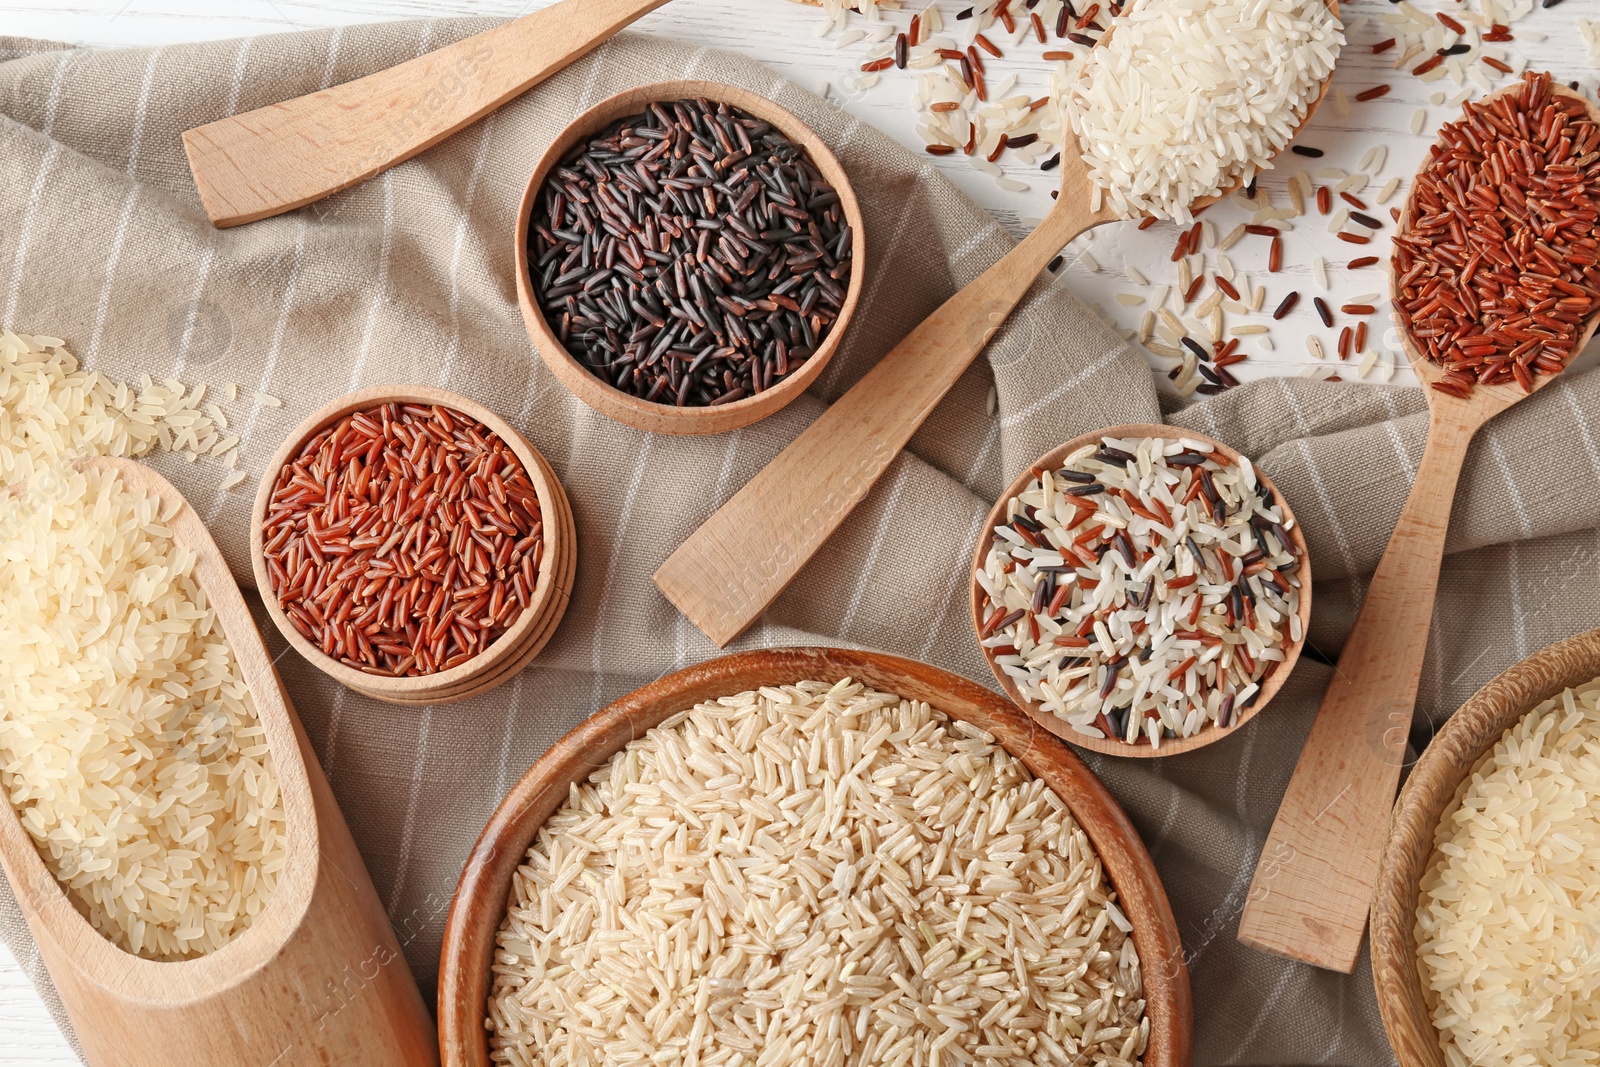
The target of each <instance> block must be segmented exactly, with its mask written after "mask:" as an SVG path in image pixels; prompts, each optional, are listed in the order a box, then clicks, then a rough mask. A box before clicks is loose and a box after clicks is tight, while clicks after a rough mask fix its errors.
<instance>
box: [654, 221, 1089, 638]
mask: <svg viewBox="0 0 1600 1067" xmlns="http://www.w3.org/2000/svg"><path fill="white" fill-rule="evenodd" d="M1068 198H1069V194H1067V193H1065V192H1064V193H1063V195H1062V197H1061V203H1060V204H1059V205H1058V206H1057V207H1056V208H1055V209H1054V210H1052V211H1051V213H1050V215H1049V216H1047V217H1046V218H1045V220H1044V221H1043V222H1041V223H1040V224H1039V226H1038V228H1037V229H1035V230H1034V231H1033V233H1031V234H1029V235H1028V236H1027V238H1025V239H1024V240H1023V241H1022V243H1021V244H1019V245H1017V247H1016V248H1014V249H1012V250H1011V251H1010V252H1009V253H1007V254H1006V256H1005V257H1004V258H1003V259H1001V260H1000V261H999V262H998V263H996V264H995V265H994V266H992V267H990V268H989V269H988V270H987V271H985V272H984V273H983V274H982V275H981V276H979V277H978V278H977V279H976V280H974V281H973V282H972V283H971V284H970V285H968V286H967V287H966V288H965V289H962V290H961V291H960V292H958V293H957V294H956V295H955V296H952V297H951V298H950V299H949V300H947V301H945V303H944V304H943V306H941V307H940V308H939V310H937V311H935V312H934V313H933V314H932V315H931V316H929V317H928V318H927V319H926V320H925V321H924V322H923V323H922V324H921V325H920V326H918V327H917V328H916V329H915V330H913V331H912V332H911V333H910V334H909V335H908V336H907V337H906V338H905V339H904V340H902V341H901V342H900V343H899V344H898V345H896V346H895V347H894V349H893V350H892V351H890V352H889V354H888V355H886V356H884V357H883V358H882V359H881V360H879V361H878V364H877V366H875V367H873V368H872V370H870V371H868V372H867V374H866V376H865V377H863V378H862V379H861V380H860V381H859V382H857V383H856V384H855V385H854V386H853V387H852V388H851V389H850V391H849V392H847V393H845V394H844V395H843V396H841V397H840V398H839V399H838V400H836V401H834V403H833V406H832V407H830V408H829V409H828V410H827V411H825V412H823V413H822V415H821V416H820V417H818V419H817V421H815V422H813V423H812V424H811V425H810V426H809V427H807V428H806V431H805V432H804V433H802V434H801V435H800V436H799V437H797V438H795V440H794V441H793V442H791V443H790V445H789V447H787V448H785V449H784V450H783V451H782V452H780V453H778V455H777V456H776V457H775V458H774V459H773V460H772V462H771V463H769V464H767V466H766V468H765V469H764V470H762V471H761V473H759V474H757V475H756V476H755V477H754V478H752V479H751V480H750V481H749V482H748V483H747V484H746V485H745V487H744V488H743V489H741V490H739V492H738V493H736V494H734V496H733V498H732V499H731V500H729V501H728V502H727V503H726V504H724V505H723V506H722V508H721V509H720V510H719V511H717V513H716V514H714V515H712V516H711V518H709V519H707V520H706V522H705V524H704V525H703V526H701V527H700V528H699V529H698V530H696V531H695V532H694V533H693V534H691V535H690V537H689V539H688V540H687V541H685V542H684V543H683V544H682V545H680V546H678V550H677V551H676V552H674V553H673V554H672V555H670V556H668V557H667V559H666V562H664V563H662V565H661V568H660V569H659V570H657V571H656V573H655V583H656V585H657V587H659V588H660V590H661V591H662V592H663V593H665V594H666V596H667V599H669V600H671V601H672V602H673V603H674V604H676V605H677V606H678V610H680V611H682V612H683V613H684V614H685V615H686V616H688V618H689V621H691V622H693V623H694V624H695V625H696V626H698V627H699V628H700V630H701V631H702V632H703V633H705V635H706V636H707V637H709V638H711V640H713V641H715V642H716V643H717V644H718V645H719V646H721V645H726V644H727V643H728V642H729V641H731V640H733V639H734V638H735V637H737V636H738V635H739V634H740V633H741V632H742V631H743V630H744V629H745V627H747V626H749V625H750V624H751V623H752V622H754V621H755V620H756V618H757V617H759V616H760V614H761V613H762V612H763V611H765V610H766V608H767V605H769V604H771V603H772V601H773V600H774V599H776V598H777V596H778V594H779V593H781V592H782V591H783V589H784V587H785V586H787V585H788V584H789V582H790V581H791V580H792V579H793V578H794V576H795V575H796V574H797V573H798V572H799V570H800V568H801V567H803V566H805V563H806V561H807V560H809V559H810V558H811V556H812V555H813V554H814V553H815V552H816V550H817V549H818V548H820V547H821V546H822V543H823V542H824V541H826V540H827V539H828V536H829V535H830V534H831V533H833V531H834V530H835V529H837V528H838V526H839V524H840V523H842V522H843V521H844V519H845V516H847V515H849V514H850V511H851V509H853V508H854V507H855V506H856V504H857V503H859V502H860V500H861V498H862V497H864V496H866V494H867V490H869V489H871V488H872V485H873V483H874V482H876V481H877V480H878V477H879V476H880V475H881V474H883V472H884V471H885V470H886V469H888V466H889V464H890V463H891V462H892V461H893V460H894V458H895V456H897V455H899V453H900V449H902V448H903V447H905V444H906V442H907V441H909V440H910V439H911V435H912V434H913V433H915V432H916V430H917V427H919V426H921V425H922V422H923V420H924V419H926V418H927V417H928V413H929V412H930V411H932V410H933V407H934V405H935V404H937V403H938V402H939V401H940V399H941V398H943V396H944V395H945V393H947V392H949V391H950V387H951V386H952V385H954V384H955V382H956V379H958V378H960V377H961V374H962V372H963V371H965V370H966V369H967V367H968V366H969V365H970V364H971V363H972V361H973V359H974V358H975V357H976V356H977V354H978V353H979V352H980V351H982V350H983V346H984V345H985V344H986V343H987V342H988V340H989V338H990V337H992V336H994V333H995V331H996V330H998V329H999V328H1000V326H1001V324H1002V323H1004V322H1005V320H1006V318H1007V317H1008V316H1009V315H1010V314H1011V312H1012V309H1014V308H1015V307H1016V306H1017V304H1018V302H1020V301H1021V300H1022V298H1023V296H1024V295H1025V294H1026V293H1027V291H1028V288H1029V287H1030V286H1032V285H1033V283H1034V280H1035V279H1037V278H1038V276H1039V273H1040V272H1041V271H1043V270H1044V268H1045V265H1046V264H1047V263H1049V262H1050V259H1051V257H1053V256H1054V255H1055V254H1056V253H1057V252H1059V251H1060V250H1061V248H1062V246H1063V245H1065V244H1067V242H1069V241H1071V240H1072V239H1073V238H1074V237H1076V236H1077V235H1078V234H1080V233H1082V232H1083V231H1084V230H1086V229H1088V228H1089V227H1090V226H1092V225H1096V224H1097V223H1099V222H1103V221H1107V217H1101V216H1095V215H1093V214H1091V213H1090V212H1089V211H1088V210H1087V208H1073V207H1069V206H1068V205H1067V201H1068ZM1072 199H1074V200H1077V199H1080V198H1078V197H1073V198H1072ZM1081 199H1083V200H1087V195H1085V196H1083V197H1082V198H1081ZM857 269H858V270H859V269H861V265H860V264H857Z"/></svg>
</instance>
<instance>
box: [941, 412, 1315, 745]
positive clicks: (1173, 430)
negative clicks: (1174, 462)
mask: <svg viewBox="0 0 1600 1067" xmlns="http://www.w3.org/2000/svg"><path fill="white" fill-rule="evenodd" d="M1105 437H1163V438H1188V439H1189V440H1192V441H1204V442H1205V443H1206V444H1209V445H1210V446H1211V447H1212V450H1213V451H1216V452H1220V453H1221V454H1222V455H1223V456H1224V457H1225V458H1227V459H1228V460H1230V461H1231V462H1233V463H1234V464H1237V463H1238V462H1239V460H1240V459H1241V458H1242V457H1243V453H1241V452H1240V451H1239V450H1238V449H1236V448H1234V447H1233V446H1231V445H1229V444H1226V443H1225V442H1223V441H1219V440H1217V439H1216V438H1215V437H1212V436H1210V435H1209V434H1204V433H1201V432H1199V431H1198V430H1187V429H1183V428H1181V427H1177V426H1168V425H1164V424H1161V423H1145V422H1136V423H1122V424H1120V425H1117V426H1108V427H1106V428H1104V429H1101V430H1093V431H1091V432H1089V433H1084V434H1079V435H1078V436H1077V437H1074V438H1072V439H1071V440H1070V441H1067V442H1066V443H1065V444H1061V445H1058V446H1056V447H1055V448H1052V449H1051V450H1050V451H1048V452H1046V453H1044V454H1043V455H1042V456H1040V457H1039V458H1038V459H1035V460H1034V461H1033V462H1032V463H1031V464H1029V465H1028V467H1027V469H1025V470H1023V471H1022V473H1020V474H1018V475H1017V476H1016V478H1014V479H1013V480H1012V482H1011V484H1010V485H1008V486H1007V487H1006V489H1005V491H1004V492H1003V493H1001V494H1000V496H999V498H998V499H996V501H995V503H994V506H993V507H992V508H990V509H989V513H988V515H986V516H985V517H984V523H983V527H982V529H981V530H980V532H979V535H978V544H977V547H976V548H975V549H974V550H973V556H972V580H971V582H970V590H969V594H970V595H969V604H968V606H969V608H970V614H971V618H972V627H973V630H972V632H973V635H974V637H976V636H977V634H979V633H981V632H982V630H983V608H984V605H985V603H986V601H987V598H988V594H987V593H985V592H984V590H983V587H982V586H981V585H979V584H978V579H977V574H978V571H979V570H980V569H981V568H982V567H983V561H984V558H985V557H986V556H988V554H989V544H990V538H991V536H992V533H991V531H993V529H994V527H995V526H996V524H997V523H998V522H999V517H1000V516H1001V514H1003V513H1004V511H1005V508H1006V505H1007V504H1009V503H1010V502H1011V499H1012V498H1013V497H1015V496H1016V495H1017V494H1019V493H1021V492H1022V491H1023V490H1024V489H1026V488H1027V486H1028V483H1029V482H1031V481H1033V479H1034V478H1035V477H1037V472H1038V471H1041V470H1048V469H1051V468H1053V467H1055V466H1056V465H1058V464H1060V463H1061V461H1062V460H1064V459H1065V458H1066V457H1067V456H1069V455H1071V454H1072V453H1073V452H1076V451H1078V450H1079V449H1081V448H1083V447H1084V446H1086V445H1090V444H1095V443H1097V442H1098V441H1099V440H1100V439H1102V438H1105ZM1251 466H1252V467H1253V468H1254V469H1255V473H1256V480H1257V481H1258V482H1260V483H1261V484H1263V485H1265V486H1266V487H1267V488H1268V489H1269V490H1271V492H1272V498H1273V500H1274V501H1275V502H1276V503H1277V505H1278V506H1279V507H1280V508H1282V509H1283V515H1284V518H1285V519H1286V520H1288V521H1286V522H1285V523H1284V525H1285V527H1287V529H1288V531H1289V536H1290V537H1291V538H1292V539H1293V541H1294V545H1295V548H1296V550H1297V551H1298V552H1299V553H1300V570H1299V577H1300V611H1299V612H1298V614H1299V617H1300V640H1298V641H1292V642H1290V643H1289V644H1286V645H1285V646H1284V651H1283V661H1282V662H1281V663H1278V664H1276V665H1275V666H1274V667H1272V669H1271V670H1269V671H1268V672H1267V673H1266V675H1265V676H1263V678H1262V680H1261V693H1260V696H1259V697H1257V699H1256V701H1255V703H1253V704H1252V705H1250V707H1248V708H1246V709H1245V710H1244V712H1243V713H1242V714H1239V715H1236V716H1235V717H1234V720H1233V722H1232V724H1230V725H1228V726H1226V727H1218V726H1208V727H1206V728H1205V729H1203V730H1201V731H1200V732H1199V733H1197V734H1194V735H1193V736H1191V737H1179V738H1173V739H1172V740H1166V741H1162V742H1161V747H1160V748H1159V749H1157V748H1154V747H1152V746H1151V745H1149V744H1144V743H1135V744H1132V745H1130V744H1127V743H1126V742H1122V741H1113V740H1111V739H1110V738H1101V737H1090V736H1088V735H1087V734H1080V733H1078V732H1077V731H1076V730H1074V729H1073V728H1072V727H1071V726H1070V725H1068V724H1067V723H1065V722H1063V721H1062V720H1061V719H1059V718H1057V717H1056V716H1055V715H1052V714H1049V713H1047V712H1044V711H1041V710H1039V708H1038V706H1037V705H1036V704H1035V703H1034V702H1033V701H1031V700H1029V699H1027V698H1026V697H1024V696H1023V695H1022V693H1021V692H1020V691H1019V690H1018V689H1017V687H1016V683H1014V682H1013V681H1012V680H1011V676H1010V675H1008V674H1006V672H1005V671H1003V670H1001V669H1000V667H999V665H998V664H996V663H995V660H994V656H993V655H992V654H991V653H990V651H989V649H987V648H984V647H983V642H982V641H981V640H979V642H978V650H979V652H980V654H981V655H982V656H983V661H984V662H985V663H987V664H988V665H989V670H990V672H991V673H992V674H993V675H994V677H995V681H997V682H999V683H1000V687H1001V688H1002V689H1003V690H1005V693H1006V695H1007V696H1008V697H1010V698H1011V700H1012V701H1013V702H1014V703H1015V704H1016V705H1017V706H1018V707H1020V708H1021V709H1022V710H1023V711H1025V712H1027V713H1028V717H1029V718H1031V719H1033V721H1034V722H1036V723H1038V724H1039V725H1040V726H1043V727H1044V728H1045V729H1046V730H1049V731H1050V732H1051V733H1053V734H1055V735H1056V736H1057V737H1059V738H1061V739H1062V740H1063V741H1068V742H1070V743H1072V744H1074V745H1077V746H1079V747H1081V748H1087V749H1089V750H1091V751H1093V752H1099V753H1101V754H1102V755H1107V756H1122V757H1125V758H1129V759H1158V758H1160V757H1163V756H1177V755H1181V754H1183V753H1185V752H1193V751H1194V750H1195V749H1198V748H1204V747H1205V746H1207V745H1209V744H1212V743H1214V742H1217V741H1220V740H1222V739H1223V738H1224V737H1229V736H1231V735H1232V734H1233V733H1234V732H1235V731H1237V730H1238V729H1239V728H1240V727H1242V726H1244V725H1245V724H1246V723H1248V722H1250V721H1251V720H1252V719H1254V718H1255V717H1256V716H1257V715H1259V714H1260V713H1261V711H1262V709H1263V708H1265V707H1266V706H1267V705H1268V704H1270V703H1271V702H1272V698H1273V697H1275V696H1277V695H1278V691H1279V690H1281V689H1282V688H1283V686H1284V684H1285V683H1287V682H1288V680H1289V676H1290V675H1291V674H1292V673H1294V668H1295V664H1296V663H1297V662H1299V659H1300V653H1301V652H1302V651H1304V649H1305V646H1306V638H1307V637H1308V636H1309V634H1310V631H1311V596H1312V580H1311V553H1310V551H1309V548H1308V546H1307V544H1306V538H1305V530H1304V529H1303V528H1302V527H1301V525H1300V521H1299V520H1298V519H1297V518H1295V514H1294V509H1292V508H1291V507H1290V506H1289V501H1288V500H1287V498H1285V497H1284V495H1283V493H1282V492H1281V491H1279V489H1278V487H1277V485H1276V484H1274V483H1273V481H1272V479H1271V478H1269V477H1268V476H1267V475H1266V473H1265V472H1264V471H1262V469H1261V468H1260V467H1259V466H1257V465H1256V463H1255V461H1254V460H1251Z"/></svg>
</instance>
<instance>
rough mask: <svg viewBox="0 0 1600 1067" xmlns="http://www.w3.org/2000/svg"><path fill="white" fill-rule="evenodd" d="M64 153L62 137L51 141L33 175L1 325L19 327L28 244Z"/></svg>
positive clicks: (12, 262)
mask: <svg viewBox="0 0 1600 1067" xmlns="http://www.w3.org/2000/svg"><path fill="white" fill-rule="evenodd" d="M60 154H61V144H60V142H59V141H51V142H50V145H49V147H47V148H46V149H45V150H44V156H43V157H42V158H40V160H39V170H38V172H37V173H36V174H35V175H34V178H33V188H32V189H30V190H29V191H28V201H27V206H26V207H24V208H23V209H22V224H21V225H20V226H18V227H17V250H16V253H15V254H14V255H13V256H12V257H11V281H10V283H9V284H8V285H7V286H6V310H5V314H4V315H0V327H9V328H11V329H18V328H20V327H21V326H22V325H23V324H22V323H19V322H17V302H18V301H19V300H21V299H22V268H23V266H24V264H26V263H27V260H28V245H29V244H30V243H31V242H32V240H33V222H34V220H35V219H36V218H38V216H39V206H40V205H41V204H42V203H43V202H44V190H45V186H46V184H47V183H48V182H49V180H50V172H51V170H52V169H53V168H54V167H55V162H56V157H57V156H59V155H60Z"/></svg>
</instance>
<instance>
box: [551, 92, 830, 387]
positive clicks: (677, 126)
mask: <svg viewBox="0 0 1600 1067" xmlns="http://www.w3.org/2000/svg"><path fill="white" fill-rule="evenodd" d="M853 237H854V234H853V232H852V229H851V227H850V224H849V222H848V220H847V219H846V217H845V212H844V205H843V203H842V202H841V200H840V197H839V192H838V190H836V189H835V188H834V187H833V186H832V185H830V184H829V183H828V181H827V180H826V179H825V178H824V177H823V176H822V173H821V171H820V170H818V169H817V166H816V164H815V163H814V162H812V160H811V158H810V157H809V156H808V155H807V154H806V152H805V150H804V149H803V148H801V147H800V146H799V145H797V144H795V143H794V142H793V141H791V140H789V138H787V137H786V136H784V135H783V134H782V133H781V132H780V131H779V130H777V129H776V128H775V127H773V126H772V125H771V124H770V123H767V122H764V121H762V120H761V119H758V118H755V117H754V116H752V115H750V114H748V113H746V112H743V111H740V110H739V109H737V108H734V107H731V106H729V105H727V104H721V103H715V102H712V101H709V100H704V99H701V100H679V101H666V102H661V103H654V104H651V105H650V107H649V110H647V111H646V112H644V113H643V114H641V115H634V116H630V117H629V118H625V119H622V120H620V121H618V122H616V123H613V124H612V125H611V126H609V127H607V128H606V129H605V130H603V131H601V132H600V133H599V134H597V135H595V136H594V137H592V138H590V139H588V140H587V141H584V142H583V143H581V144H579V145H578V146H576V147H575V148H574V149H573V150H572V151H571V152H570V153H568V154H567V156H566V157H565V158H563V159H562V161H561V163H560V165H558V166H557V167H556V168H555V169H554V170H553V171H552V172H551V174H550V175H549V177H548V178H547V179H546V180H545V183H544V187H543V188H542V189H541V190H540V193H539V201H538V204H537V206H536V207H535V208H534V217H533V221H532V223H531V224H530V226H529V239H528V262H529V271H530V273H531V275H532V282H533V289H534V292H535V294H536V297H537V299H538V301H539V305H540V308H541V309H542V310H543V312H544V315H545V319H546V321H547V322H548V323H549V324H550V327H551V329H552V330H554V331H555V333H556V335H557V336H558V337H559V339H560V340H561V343H562V344H563V345H565V346H566V348H567V350H568V351H569V352H570V353H571V354H572V355H573V357H574V358H575V359H577V360H578V362H579V363H581V364H583V366H584V367H586V368H587V369H588V370H589V371H590V372H591V373H593V374H594V375H595V376H596V377H597V378H600V379H602V380H603V381H605V382H607V383H609V384H611V385H613V386H615V387H616V388H618V389H621V390H623V391H624V392H627V393H631V394H632V395H634V396H637V397H640V398H641V399H644V400H649V401H653V402H657V403H662V404H675V405H678V406H680V407H683V406H704V405H712V404H720V403H730V402H732V401H735V400H739V399H742V398H744V397H747V396H753V395H755V394H757V393H760V392H762V391H764V390H766V389H769V388H771V387H772V386H773V385H775V384H776V383H778V382H780V381H782V380H783V379H784V378H786V377H787V376H788V375H790V374H791V373H793V372H794V371H796V370H797V369H799V367H800V366H801V365H802V364H803V363H805V361H806V360H808V359H809V358H811V355H812V354H813V353H814V352H815V351H816V350H817V348H818V347H819V346H820V345H821V344H822V342H823V340H824V339H825V338H826V337H827V335H828V332H829V330H830V329H831V328H832V327H833V325H834V323H835V321H836V320H837V319H838V316H839V312H840V310H841V309H842V307H843V305H844V301H845V295H846V292H847V290H848V289H849V285H850V273H851V268H852V265H853V263H852V240H853Z"/></svg>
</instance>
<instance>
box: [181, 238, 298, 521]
mask: <svg viewBox="0 0 1600 1067" xmlns="http://www.w3.org/2000/svg"><path fill="white" fill-rule="evenodd" d="M310 228H311V217H310V216H309V215H308V214H306V213H305V212H301V213H300V228H299V229H298V230H297V231H296V233H295V237H294V258H293V259H292V260H291V261H290V263H289V279H288V281H286V282H284V286H283V305H282V306H281V307H280V308H279V309H278V319H277V321H276V322H275V323H273V326H272V340H271V341H269V342H268V343H267V355H266V358H265V359H264V360H263V361H262V364H261V384H260V391H261V392H263V393H266V392H270V391H271V385H272V375H273V372H274V371H275V370H276V369H277V366H278V354H279V353H280V352H282V351H283V336H284V333H285V332H286V331H287V329H288V325H289V312H290V311H291V310H292V309H293V308H294V302H295V296H296V294H297V293H298V292H299V290H300V271H301V266H302V264H304V262H305V252H306V233H307V232H308V231H309V230H310ZM260 418H261V405H260V404H252V405H251V406H250V414H249V416H248V417H246V419H245V423H244V427H243V429H241V430H240V431H239V458H240V459H241V460H243V459H245V458H246V457H247V456H248V455H249V452H250V438H251V436H252V435H253V434H254V433H255V432H256V423H257V422H258V421H259V420H260ZM226 499H227V498H226V496H224V495H220V494H219V495H218V497H217V499H216V501H215V502H214V503H213V504H212V505H211V510H210V512H209V513H207V515H206V523H207V524H210V523H213V522H216V521H217V513H218V512H220V511H221V510H222V505H223V503H224V502H225V501H226Z"/></svg>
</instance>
